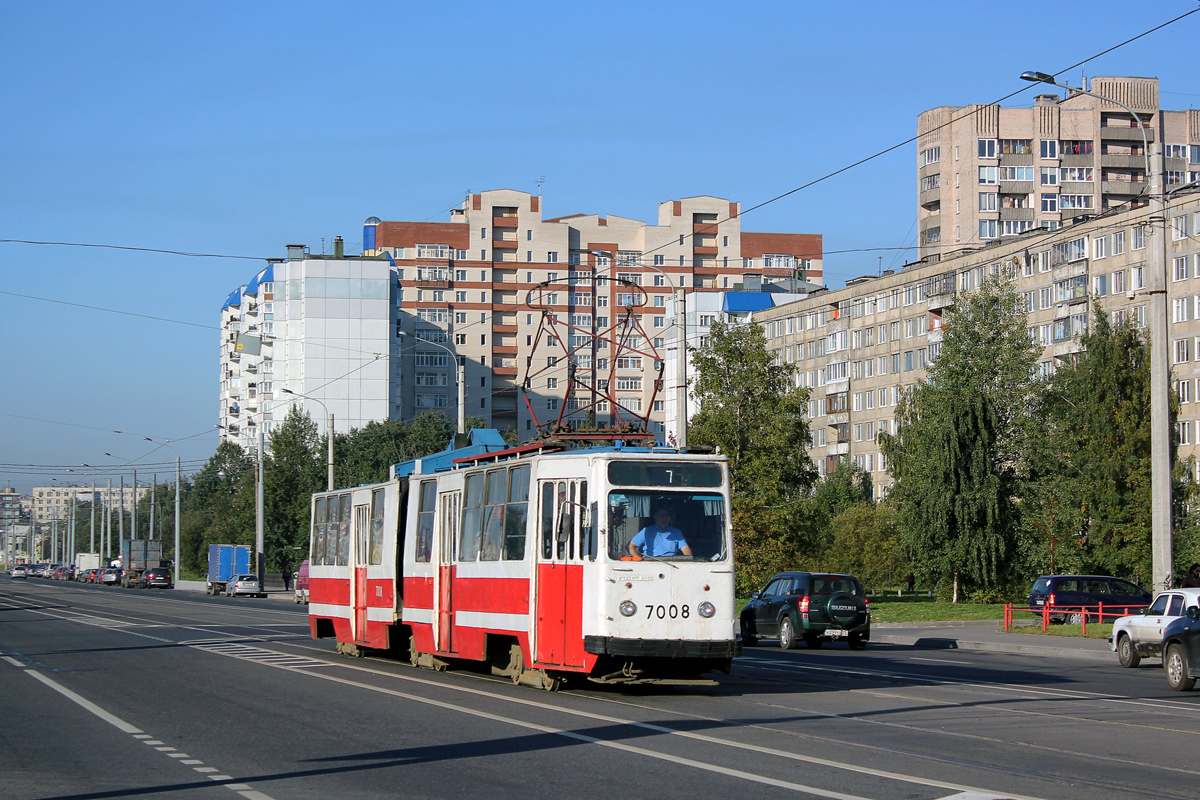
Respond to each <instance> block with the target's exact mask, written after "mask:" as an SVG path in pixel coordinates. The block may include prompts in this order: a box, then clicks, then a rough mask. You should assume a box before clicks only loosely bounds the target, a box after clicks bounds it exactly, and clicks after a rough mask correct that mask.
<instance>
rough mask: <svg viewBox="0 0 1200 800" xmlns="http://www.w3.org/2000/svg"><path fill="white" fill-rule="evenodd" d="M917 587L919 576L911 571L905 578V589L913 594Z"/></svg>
mask: <svg viewBox="0 0 1200 800" xmlns="http://www.w3.org/2000/svg"><path fill="white" fill-rule="evenodd" d="M916 588H917V576H916V575H913V574H912V573H911V572H910V573H908V577H907V578H905V579H904V590H905V591H907V592H909V593H910V594H911V593H912V592H913V591H915V590H916Z"/></svg>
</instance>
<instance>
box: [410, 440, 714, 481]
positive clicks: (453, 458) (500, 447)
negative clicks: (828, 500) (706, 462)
mask: <svg viewBox="0 0 1200 800" xmlns="http://www.w3.org/2000/svg"><path fill="white" fill-rule="evenodd" d="M455 444H456V438H455V439H451V440H450V444H449V446H448V447H447V448H446V449H445V450H443V451H442V452H440V453H435V454H433V455H430V456H426V457H424V458H414V459H412V460H410V461H403V462H400V463H398V464H396V465H395V466H394V467H393V468H392V475H393V477H397V478H401V477H406V476H408V475H412V474H413V473H418V474H422V475H428V474H431V473H435V472H448V471H449V470H452V469H455V468H457V467H469V466H472V465H474V464H479V463H483V462H486V461H492V460H496V461H499V460H505V459H509V458H520V457H521V456H529V455H536V454H538V453H543V454H547V455H549V454H555V455H560V456H568V455H570V456H578V455H585V456H586V455H603V454H623V455H632V454H643V455H701V454H703V455H711V453H709V452H707V451H705V452H704V453H697V452H696V451H694V450H687V449H680V448H677V447H646V446H644V445H623V444H616V445H593V446H591V447H580V448H574V449H566V448H565V446H564V444H562V443H559V442H553V441H541V442H533V443H531V444H525V445H520V446H517V447H511V446H509V444H508V443H507V442H505V441H504V437H502V436H501V435H500V432H499V431H497V430H495V429H493V428H474V429H472V430H470V431H468V442H467V444H466V445H465V446H463V447H455Z"/></svg>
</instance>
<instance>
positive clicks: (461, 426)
mask: <svg viewBox="0 0 1200 800" xmlns="http://www.w3.org/2000/svg"><path fill="white" fill-rule="evenodd" d="M400 335H401V336H404V337H406V338H412V336H411V334H409V333H408V331H400ZM422 341H425V340H422ZM425 344H431V345H433V346H434V347H440V348H442V349H443V350H445V351H446V352H447V353H449V354H450V357H451V358H452V359H454V364H455V366H456V369H455V380H456V381H457V383H458V435H459V436H462V435H463V434H465V433H466V432H467V368H466V366H465V365H464V363H463V361H462V359H461V358H460V357H459V355H458V354H457V353H455V352H454V351H453V350H451V349H450V348H449V347H447V346H446V345H444V344H442V343H441V342H430V341H425ZM284 391H287V390H286V389H285V390H284ZM330 488H331V489H332V488H333V487H332V485H331V486H330Z"/></svg>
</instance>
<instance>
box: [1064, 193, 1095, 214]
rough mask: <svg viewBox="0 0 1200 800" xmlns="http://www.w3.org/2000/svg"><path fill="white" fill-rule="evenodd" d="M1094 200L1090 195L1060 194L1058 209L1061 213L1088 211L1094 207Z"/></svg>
mask: <svg viewBox="0 0 1200 800" xmlns="http://www.w3.org/2000/svg"><path fill="white" fill-rule="evenodd" d="M1095 200H1096V198H1095V197H1094V196H1092V195H1090V194H1060V195H1059V196H1058V207H1059V209H1061V210H1062V211H1088V210H1090V209H1092V208H1094V207H1095Z"/></svg>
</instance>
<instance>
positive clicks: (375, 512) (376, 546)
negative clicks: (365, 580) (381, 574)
mask: <svg viewBox="0 0 1200 800" xmlns="http://www.w3.org/2000/svg"><path fill="white" fill-rule="evenodd" d="M384 494H385V493H384V490H383V489H376V490H375V491H373V492H371V546H370V557H369V558H368V559H367V563H368V564H372V565H375V564H382V563H383V511H384V505H385V501H384Z"/></svg>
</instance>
